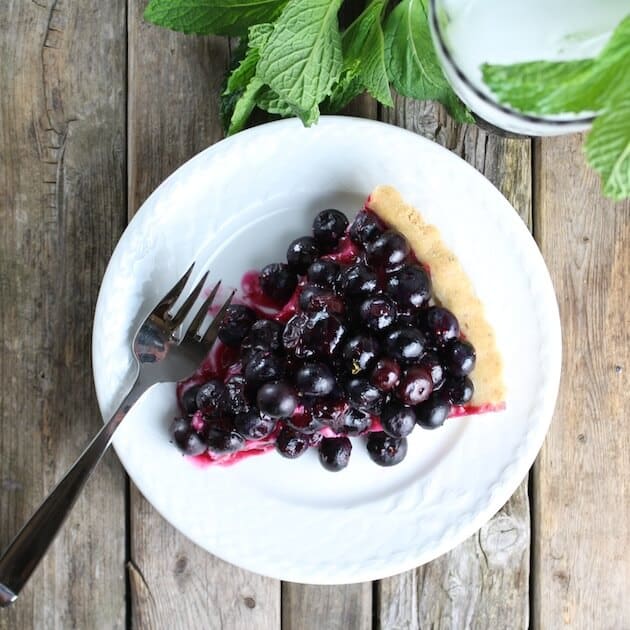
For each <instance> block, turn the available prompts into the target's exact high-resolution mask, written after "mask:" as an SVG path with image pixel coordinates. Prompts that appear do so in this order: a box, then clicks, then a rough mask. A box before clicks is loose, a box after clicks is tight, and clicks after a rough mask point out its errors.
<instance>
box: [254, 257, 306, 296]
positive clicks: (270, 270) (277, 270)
mask: <svg viewBox="0 0 630 630" xmlns="http://www.w3.org/2000/svg"><path fill="white" fill-rule="evenodd" d="M297 280H298V279H297V275H296V273H295V272H294V271H292V270H291V268H290V267H289V265H286V264H284V263H272V264H271V265H267V266H266V267H263V269H262V270H261V272H260V276H259V281H260V288H261V289H262V291H263V293H264V294H265V295H266V296H267V297H269V298H271V299H272V300H275V301H276V302H281V303H284V302H286V301H287V300H288V299H289V298H290V297H291V295H293V291H295V287H296V286H297Z"/></svg>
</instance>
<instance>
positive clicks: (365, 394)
mask: <svg viewBox="0 0 630 630" xmlns="http://www.w3.org/2000/svg"><path fill="white" fill-rule="evenodd" d="M346 392H347V394H348V400H349V401H350V404H351V405H352V406H353V407H356V408H357V409H360V410H361V411H371V412H374V413H378V412H379V411H380V407H381V404H382V402H383V400H382V394H381V392H380V391H379V389H378V388H376V387H374V385H372V384H371V383H370V382H369V381H368V380H367V379H366V378H359V377H356V378H351V379H350V380H349V381H348V382H347V383H346Z"/></svg>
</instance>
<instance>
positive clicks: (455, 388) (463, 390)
mask: <svg viewBox="0 0 630 630" xmlns="http://www.w3.org/2000/svg"><path fill="white" fill-rule="evenodd" d="M442 393H443V394H444V395H445V396H446V397H447V398H448V399H449V401H450V402H451V403H452V404H453V405H465V404H466V403H469V402H470V401H471V399H472V397H473V394H474V393H475V387H474V385H473V382H472V381H471V380H470V379H469V378H468V377H467V376H462V377H456V376H449V377H448V378H447V379H446V381H445V383H444V387H443V389H442Z"/></svg>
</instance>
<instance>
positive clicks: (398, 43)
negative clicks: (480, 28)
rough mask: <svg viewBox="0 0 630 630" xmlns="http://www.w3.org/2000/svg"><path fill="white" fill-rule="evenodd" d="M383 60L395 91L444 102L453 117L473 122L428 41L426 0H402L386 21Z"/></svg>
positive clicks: (429, 36) (429, 38) (429, 35)
mask: <svg viewBox="0 0 630 630" xmlns="http://www.w3.org/2000/svg"><path fill="white" fill-rule="evenodd" d="M385 62H386V64H387V71H388V74H389V78H390V80H391V82H392V84H393V85H394V87H395V88H396V91H397V92H398V93H399V94H402V95H403V96H409V97H411V98H415V99H418V100H421V101H424V100H436V101H440V102H441V103H442V104H444V105H445V106H446V108H447V110H448V111H449V113H450V114H451V116H453V118H455V119H456V120H458V121H460V122H474V119H473V117H472V115H471V114H470V112H469V111H468V110H467V109H466V107H465V106H464V105H463V104H462V103H461V102H460V100H459V99H458V98H457V96H456V95H455V93H454V92H453V90H452V89H451V87H450V85H449V84H448V82H447V80H446V77H445V76H444V73H443V72H442V68H441V67H440V64H439V61H438V58H437V56H436V54H435V50H434V49H433V43H432V42H431V33H430V32H429V22H428V18H427V6H426V0H402V2H401V3H400V4H399V5H398V6H396V7H395V8H394V10H393V11H392V12H391V13H390V15H389V17H388V18H387V21H386V22H385Z"/></svg>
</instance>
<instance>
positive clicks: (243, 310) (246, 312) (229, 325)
mask: <svg viewBox="0 0 630 630" xmlns="http://www.w3.org/2000/svg"><path fill="white" fill-rule="evenodd" d="M256 319H257V316H256V312H255V311H254V310H253V309H251V308H249V306H243V305H242V304H231V305H230V306H228V307H227V309H226V311H225V316H224V317H223V320H222V321H221V325H220V326H219V339H220V340H221V341H222V342H223V343H224V344H225V345H226V346H231V347H233V348H235V347H238V346H239V345H240V344H241V342H242V341H243V339H244V338H245V335H247V333H248V332H249V329H250V328H251V327H252V324H253V323H254V322H255V321H256Z"/></svg>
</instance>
